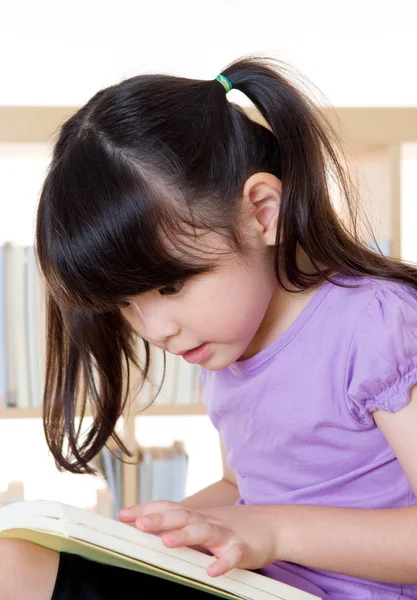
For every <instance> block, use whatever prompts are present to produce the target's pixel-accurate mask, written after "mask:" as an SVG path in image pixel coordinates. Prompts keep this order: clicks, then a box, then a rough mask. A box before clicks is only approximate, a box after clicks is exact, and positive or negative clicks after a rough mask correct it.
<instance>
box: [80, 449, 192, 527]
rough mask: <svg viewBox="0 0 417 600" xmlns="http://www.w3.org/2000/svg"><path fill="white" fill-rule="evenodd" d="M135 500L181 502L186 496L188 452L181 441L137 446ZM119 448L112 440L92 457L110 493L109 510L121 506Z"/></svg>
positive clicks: (121, 477) (121, 485)
mask: <svg viewBox="0 0 417 600" xmlns="http://www.w3.org/2000/svg"><path fill="white" fill-rule="evenodd" d="M135 456H136V459H137V461H138V464H137V469H138V489H137V502H139V503H140V504H144V503H145V502H152V501H154V500H171V501H172V502H180V501H181V500H182V499H183V498H184V497H185V489H186V480H187V466H188V456H187V454H186V452H185V449H184V444H183V443H182V442H180V441H175V442H174V443H173V444H172V445H171V446H150V447H144V446H140V445H138V446H137V449H136V452H135ZM121 458H123V457H122V451H121V450H120V448H119V447H118V446H117V444H116V443H115V442H114V441H113V440H109V441H108V444H107V447H104V448H103V449H102V451H101V452H100V453H99V454H98V455H97V456H96V457H95V458H94V459H93V460H92V461H91V465H92V466H93V467H95V468H97V469H98V470H99V472H101V474H102V475H103V477H104V478H105V479H106V482H107V486H108V489H109V492H110V496H111V502H112V507H113V510H112V514H113V516H114V517H116V515H117V512H118V511H119V510H120V509H121V508H122V507H123V489H124V481H123V469H122V461H121V460H120V459H121Z"/></svg>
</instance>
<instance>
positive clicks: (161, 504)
mask: <svg viewBox="0 0 417 600" xmlns="http://www.w3.org/2000/svg"><path fill="white" fill-rule="evenodd" d="M180 506H181V505H180V504H178V503H177V502H170V501H169V500H160V501H156V502H146V503H145V504H134V505H133V506H128V507H127V508H122V510H119V512H118V513H117V516H118V518H119V519H120V520H121V521H124V522H125V523H129V522H133V521H135V520H136V519H137V518H138V517H140V516H142V515H147V514H150V513H158V512H163V511H166V510H173V509H175V508H179V507H180Z"/></svg>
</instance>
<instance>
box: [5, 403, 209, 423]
mask: <svg viewBox="0 0 417 600" xmlns="http://www.w3.org/2000/svg"><path fill="white" fill-rule="evenodd" d="M205 414H206V408H205V406H204V404H173V405H169V404H167V405H166V406H161V405H152V406H149V407H148V408H146V409H145V410H143V409H142V408H140V407H139V408H136V407H135V409H134V412H133V410H132V411H131V412H130V416H135V417H149V416H155V417H163V416H167V417H168V416H193V415H205ZM87 416H88V415H87ZM41 417H42V407H41V406H36V407H28V408H6V407H0V419H40V418H41Z"/></svg>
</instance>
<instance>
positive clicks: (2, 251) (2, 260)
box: [0, 245, 8, 406]
mask: <svg viewBox="0 0 417 600" xmlns="http://www.w3.org/2000/svg"><path fill="white" fill-rule="evenodd" d="M6 319H7V318H6V248H5V246H4V245H2V246H0V405H1V406H6V404H7V388H8V382H7V363H8V356H7V335H6V327H7V323H6Z"/></svg>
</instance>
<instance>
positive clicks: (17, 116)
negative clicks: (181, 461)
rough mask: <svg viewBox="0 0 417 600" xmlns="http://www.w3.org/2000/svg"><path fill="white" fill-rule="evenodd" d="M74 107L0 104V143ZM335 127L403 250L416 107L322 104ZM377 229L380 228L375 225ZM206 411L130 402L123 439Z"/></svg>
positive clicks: (41, 135) (36, 132)
mask: <svg viewBox="0 0 417 600" xmlns="http://www.w3.org/2000/svg"><path fill="white" fill-rule="evenodd" d="M77 109H78V107H74V106H35V107H33V106H0V143H12V144H27V143H40V144H52V143H53V142H54V138H55V136H56V132H57V131H58V129H59V126H60V124H61V123H63V122H64V121H65V120H66V119H68V118H69V117H70V116H71V115H72V114H73V113H74V112H75V111H76V110H77ZM245 110H246V111H247V113H248V116H249V117H250V118H252V119H253V120H255V121H259V122H261V123H262V121H263V120H262V117H261V116H260V115H259V113H258V112H257V111H256V109H254V108H252V107H245ZM322 111H323V113H324V114H325V116H326V117H327V118H328V119H329V120H330V122H331V124H332V125H333V126H334V127H335V129H336V131H337V132H338V133H340V134H341V135H342V137H343V139H344V140H345V141H346V142H347V144H348V145H349V146H350V147H351V148H352V149H353V153H354V157H355V159H356V160H357V161H358V163H359V165H360V167H361V169H362V171H361V173H362V177H363V179H364V181H365V183H366V184H367V186H368V190H369V191H370V192H371V195H373V196H375V198H376V199H377V201H378V202H379V203H380V204H379V212H380V213H382V214H383V215H385V217H384V220H383V222H382V223H380V224H379V231H377V234H378V237H379V239H381V240H382V241H383V242H387V244H388V247H389V249H390V253H391V254H392V255H394V256H400V252H401V230H400V210H401V181H400V163H401V144H402V143H404V142H417V108H414V107H404V108H373V107H355V108H351V107H336V108H332V109H328V108H326V107H323V108H322ZM378 169H379V172H381V171H383V172H384V173H386V179H385V180H384V186H383V187H381V186H380V187H378V183H377V180H378V177H375V173H376V171H378ZM377 229H378V228H377ZM142 415H143V416H153V417H162V416H186V415H205V407H204V405H203V403H202V402H199V403H195V404H172V405H170V404H158V403H156V404H153V405H151V406H149V407H148V408H146V409H145V410H144V409H143V407H141V406H138V405H137V403H132V405H131V407H130V410H129V411H128V413H127V414H126V415H124V418H125V423H124V431H123V435H122V437H123V441H124V442H125V443H126V446H127V447H128V448H130V449H131V448H133V447H134V444H135V441H136V440H135V420H136V419H137V418H139V417H140V416H142ZM41 417H42V408H41V407H40V406H35V407H33V406H26V407H19V408H6V407H0V419H34V418H35V419H40V418H41ZM123 479H124V489H123V496H124V503H125V504H126V505H130V504H134V503H135V502H136V500H137V483H138V482H137V469H135V467H134V466H132V465H129V464H123Z"/></svg>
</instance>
